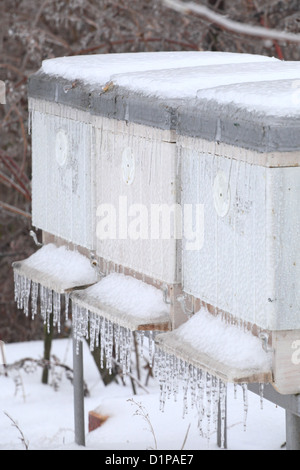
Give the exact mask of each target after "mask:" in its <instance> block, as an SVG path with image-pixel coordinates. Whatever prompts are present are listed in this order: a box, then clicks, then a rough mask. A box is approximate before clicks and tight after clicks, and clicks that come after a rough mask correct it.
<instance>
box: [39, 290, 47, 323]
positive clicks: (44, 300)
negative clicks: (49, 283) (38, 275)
mask: <svg viewBox="0 0 300 470" xmlns="http://www.w3.org/2000/svg"><path fill="white" fill-rule="evenodd" d="M40 309H41V316H42V318H43V321H44V325H45V324H46V322H47V314H46V311H47V297H46V287H44V286H42V285H41V284H40Z"/></svg>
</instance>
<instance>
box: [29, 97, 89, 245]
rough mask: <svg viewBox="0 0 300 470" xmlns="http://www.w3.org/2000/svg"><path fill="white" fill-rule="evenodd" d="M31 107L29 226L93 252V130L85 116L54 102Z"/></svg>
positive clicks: (36, 103) (36, 102) (34, 104)
mask: <svg viewBox="0 0 300 470" xmlns="http://www.w3.org/2000/svg"><path fill="white" fill-rule="evenodd" d="M30 104H31V119H32V221H33V225H34V226H35V227H37V228H39V229H42V230H44V231H46V232H49V233H51V234H53V235H56V236H59V237H61V238H63V239H65V240H67V241H70V242H72V243H74V244H76V245H80V246H83V247H86V248H89V249H92V248H93V247H94V238H95V236H94V231H95V230H94V222H95V216H94V201H93V191H94V180H93V177H94V175H93V171H92V165H93V163H92V160H93V158H92V147H91V139H92V128H91V125H90V124H89V122H88V118H87V116H86V113H82V112H81V114H82V116H81V115H80V116H78V111H76V110H74V111H72V110H71V109H68V108H67V107H65V106H62V105H55V104H52V103H49V104H48V103H41V102H38V101H31V103H30ZM79 114H80V113H79Z"/></svg>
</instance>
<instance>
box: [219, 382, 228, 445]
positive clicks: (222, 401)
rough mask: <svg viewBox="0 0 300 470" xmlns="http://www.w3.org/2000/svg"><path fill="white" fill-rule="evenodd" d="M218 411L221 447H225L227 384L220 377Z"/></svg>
mask: <svg viewBox="0 0 300 470" xmlns="http://www.w3.org/2000/svg"><path fill="white" fill-rule="evenodd" d="M219 391H220V394H219V413H220V428H221V429H220V432H221V443H220V444H221V449H224V448H225V438H226V406H227V386H226V384H225V383H224V382H223V381H222V380H221V379H220V381H219Z"/></svg>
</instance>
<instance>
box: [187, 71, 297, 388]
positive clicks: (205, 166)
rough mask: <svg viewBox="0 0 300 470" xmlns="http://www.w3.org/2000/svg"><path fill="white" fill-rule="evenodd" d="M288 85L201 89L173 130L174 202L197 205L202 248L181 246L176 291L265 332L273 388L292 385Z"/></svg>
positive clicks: (292, 145)
mask: <svg viewBox="0 0 300 470" xmlns="http://www.w3.org/2000/svg"><path fill="white" fill-rule="evenodd" d="M280 77H281V76H280ZM294 84H295V80H280V79H279V80H277V81H276V74H275V76H274V80H273V81H265V82H263V81H262V82H258V83H245V84H239V85H234V86H221V87H218V88H212V89H210V90H207V91H206V92H205V93H204V91H201V92H199V94H198V101H197V102H194V105H192V104H190V106H189V108H188V107H185V108H182V110H181V116H180V117H179V134H180V136H178V145H179V148H180V154H181V164H182V203H183V204H184V203H193V204H203V206H204V242H203V246H202V248H201V250H199V251H198V252H192V251H190V250H186V249H183V290H184V291H185V292H186V293H187V294H191V295H192V296H194V297H195V298H198V299H200V300H201V301H203V302H205V303H206V304H208V305H210V306H213V307H214V308H215V309H217V310H218V311H221V312H224V313H226V314H229V316H230V317H231V319H233V320H234V321H236V322H240V323H242V324H243V325H245V326H249V325H250V327H251V328H252V329H253V328H256V329H257V330H258V331H259V330H263V331H264V332H266V333H267V335H269V343H270V344H269V347H272V348H273V375H274V385H275V387H276V388H277V389H278V390H279V391H280V392H281V393H298V392H299V390H300V385H299V361H298V360H296V351H297V345H298V352H299V344H300V342H298V343H297V341H299V339H300V295H299V292H300V284H299V283H300V258H299V253H300V252H299V246H300V212H299V203H300V168H299V163H300V156H299V155H300V154H299V148H300V139H299V124H300V119H299V116H300V113H299V109H298V108H299V105H298V101H297V93H296V92H295V86H294ZM204 116H205V117H204ZM184 246H185V244H184Z"/></svg>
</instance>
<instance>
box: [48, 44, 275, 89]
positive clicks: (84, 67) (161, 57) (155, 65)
mask: <svg viewBox="0 0 300 470" xmlns="http://www.w3.org/2000/svg"><path fill="white" fill-rule="evenodd" d="M275 60H276V59H274V58H269V57H265V56H259V55H251V54H237V53H231V52H202V51H201V52H200V51H199V52H194V51H185V52H179V51H176V52H138V53H124V54H95V55H88V56H84V55H82V56H71V57H58V58H55V59H47V60H44V61H43V63H42V67H41V71H42V72H44V73H46V74H49V75H55V76H59V77H62V78H65V79H68V80H82V81H83V82H85V83H89V84H93V85H98V86H99V85H104V84H105V83H106V82H108V81H110V80H111V77H112V75H115V74H120V73H132V72H140V71H151V70H158V69H174V68H177V67H191V66H195V65H209V64H224V63H241V62H253V61H256V62H263V61H268V62H271V61H275Z"/></svg>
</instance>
